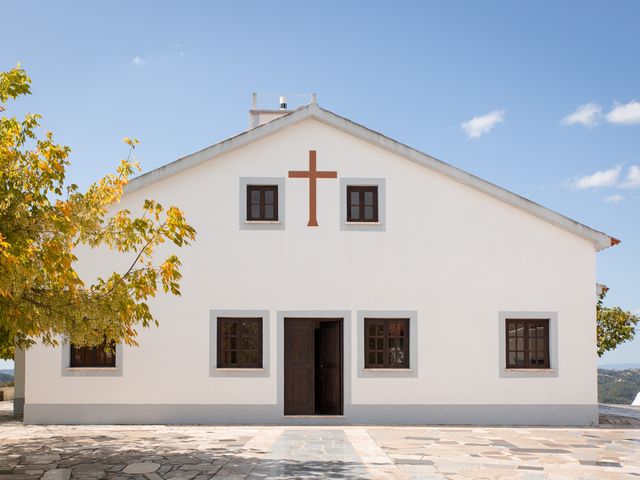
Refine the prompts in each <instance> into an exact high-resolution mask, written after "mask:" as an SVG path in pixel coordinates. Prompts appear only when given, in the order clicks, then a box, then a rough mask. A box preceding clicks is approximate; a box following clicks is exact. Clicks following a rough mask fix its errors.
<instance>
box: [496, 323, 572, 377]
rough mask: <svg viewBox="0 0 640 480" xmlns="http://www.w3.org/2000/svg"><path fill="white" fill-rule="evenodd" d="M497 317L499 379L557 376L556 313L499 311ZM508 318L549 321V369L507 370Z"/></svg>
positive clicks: (558, 367)
mask: <svg viewBox="0 0 640 480" xmlns="http://www.w3.org/2000/svg"><path fill="white" fill-rule="evenodd" d="M498 317H499V320H498V339H499V345H498V351H499V356H498V362H499V363H498V374H499V376H500V378H545V377H558V376H559V373H560V366H559V359H558V312H540V311H537V312H526V311H501V312H499V315H498ZM508 318H522V319H543V320H544V319H546V320H549V368H507V352H506V342H507V340H506V338H507V319H508Z"/></svg>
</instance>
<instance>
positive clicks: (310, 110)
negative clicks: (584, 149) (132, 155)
mask: <svg viewBox="0 0 640 480" xmlns="http://www.w3.org/2000/svg"><path fill="white" fill-rule="evenodd" d="M309 118H313V119H315V120H318V121H320V122H323V123H325V124H327V125H330V126H332V127H334V128H337V129H339V130H342V131H343V132H346V133H348V134H350V135H353V136H354V137H357V138H359V139H361V140H364V141H367V142H369V143H372V144H373V145H376V146H378V147H380V148H383V149H385V150H388V151H390V152H392V153H395V154H396V155H399V156H401V157H404V158H406V159H408V160H411V161H413V162H416V163H418V164H420V165H422V166H424V167H426V168H430V169H431V170H434V171H436V172H438V173H441V174H443V175H446V176H448V177H450V178H452V179H454V180H456V181H458V182H460V183H463V184H465V185H468V186H469V187H472V188H475V189H476V190H479V191H481V192H483V193H485V194H487V195H489V196H491V197H494V198H496V199H498V200H501V201H503V202H505V203H507V204H509V205H512V206H514V207H516V208H519V209H521V210H524V211H525V212H527V213H530V214H531V215H534V216H536V217H538V218H540V219H542V220H544V221H546V222H549V223H551V224H553V225H555V226H557V227H559V228H562V229H563V230H566V231H568V232H569V233H573V234H574V235H577V236H579V237H581V238H584V239H586V240H588V241H590V242H591V243H593V244H594V246H595V248H596V250H598V251H600V250H604V249H605V248H608V247H610V246H613V245H617V244H618V243H620V241H619V240H618V239H616V238H614V237H611V236H609V235H607V234H606V233H603V232H600V231H598V230H595V229H593V228H590V227H588V226H586V225H583V224H581V223H579V222H576V221H575V220H572V219H570V218H569V217H566V216H564V215H562V214H560V213H558V212H556V211H554V210H551V209H549V208H546V207H543V206H542V205H539V204H537V203H535V202H532V201H531V200H529V199H527V198H524V197H522V196H520V195H517V194H515V193H513V192H510V191H509V190H506V189H504V188H502V187H499V186H497V185H495V184H493V183H491V182H488V181H486V180H483V179H481V178H480V177H476V176H475V175H472V174H470V173H468V172H465V171H464V170H461V169H459V168H457V167H454V166H453V165H450V164H448V163H445V162H443V161H441V160H438V159H437V158H434V157H432V156H430V155H427V154H426V153H422V152H420V151H418V150H416V149H414V148H411V147H409V146H407V145H404V144H402V143H400V142H398V141H396V140H393V139H392V138H389V137H386V136H385V135H382V134H381V133H378V132H376V131H374V130H371V129H369V128H367V127H364V126H362V125H360V124H357V123H355V122H352V121H351V120H349V119H347V118H345V117H342V116H340V115H337V114H335V113H333V112H330V111H329V110H325V109H323V108H321V107H320V106H319V105H318V104H317V103H310V104H309V105H306V106H304V107H300V108H298V109H297V110H294V111H293V112H291V113H288V114H285V115H283V116H281V117H279V118H276V119H274V120H271V121H270V122H267V123H265V124H263V125H260V126H258V127H255V128H253V129H251V130H248V131H246V132H243V133H240V134H238V135H235V136H233V137H230V138H228V139H226V140H223V141H221V142H219V143H216V144H215V145H212V146H210V147H207V148H205V149H202V150H200V151H198V152H195V153H192V154H191V155H187V156H186V157H182V158H179V159H178V160H175V161H173V162H171V163H168V164H167V165H164V166H162V167H159V168H156V169H154V170H151V171H150V172H147V173H145V174H143V175H140V176H139V177H136V178H134V179H132V180H131V181H130V182H129V184H128V185H127V186H126V188H125V193H129V192H134V191H136V190H139V189H141V188H144V187H145V186H147V185H149V184H151V183H154V182H156V181H158V180H161V179H164V178H167V177H169V176H171V175H175V174H177V173H179V172H182V171H184V170H187V169H189V168H191V167H194V166H196V165H199V164H200V163H203V162H206V161H208V160H211V159H213V158H215V157H217V156H219V155H222V154H224V153H227V152H230V151H232V150H235V149H237V148H240V147H243V146H244V145H247V144H249V143H251V142H254V141H256V140H259V139H261V138H264V137H266V136H268V135H271V134H273V133H275V132H278V131H280V130H283V129H285V128H287V127H288V126H290V125H293V124H296V123H299V122H302V121H304V120H307V119H309Z"/></svg>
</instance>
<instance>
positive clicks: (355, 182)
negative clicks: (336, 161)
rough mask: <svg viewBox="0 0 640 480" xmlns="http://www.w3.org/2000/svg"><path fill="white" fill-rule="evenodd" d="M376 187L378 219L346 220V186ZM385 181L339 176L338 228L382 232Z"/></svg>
mask: <svg viewBox="0 0 640 480" xmlns="http://www.w3.org/2000/svg"><path fill="white" fill-rule="evenodd" d="M348 186H363V187H378V221H377V222H348V221H347V187H348ZM386 203H387V202H386V182H385V179H384V178H344V177H341V178H340V230H348V231H365V232H372V231H373V232H376V231H377V232H384V231H385V230H386V229H387V215H386Z"/></svg>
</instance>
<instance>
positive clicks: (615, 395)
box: [598, 368, 640, 405]
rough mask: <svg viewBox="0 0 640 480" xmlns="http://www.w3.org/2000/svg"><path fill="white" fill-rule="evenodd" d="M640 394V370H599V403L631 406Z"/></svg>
mask: <svg viewBox="0 0 640 480" xmlns="http://www.w3.org/2000/svg"><path fill="white" fill-rule="evenodd" d="M638 392H640V368H633V369H627V370H605V369H602V368H600V369H598V401H599V402H600V403H619V404H624V405H630V404H631V402H633V400H634V399H635V398H636V395H637V394H638Z"/></svg>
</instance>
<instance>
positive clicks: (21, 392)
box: [16, 98, 618, 425]
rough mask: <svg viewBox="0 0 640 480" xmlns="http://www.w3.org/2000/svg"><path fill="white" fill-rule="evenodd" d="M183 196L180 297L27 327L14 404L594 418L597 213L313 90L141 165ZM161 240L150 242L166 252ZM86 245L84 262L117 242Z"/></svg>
mask: <svg viewBox="0 0 640 480" xmlns="http://www.w3.org/2000/svg"><path fill="white" fill-rule="evenodd" d="M146 198H153V199H156V200H158V201H159V202H160V203H162V204H163V205H169V204H173V205H176V206H178V207H179V208H181V209H182V210H183V211H184V212H185V214H186V216H187V219H188V221H189V223H190V224H191V225H193V226H194V227H195V228H196V230H197V240H196V242H195V243H194V244H193V245H192V246H190V247H187V248H182V249H180V250H179V251H178V252H177V254H178V256H179V257H180V259H181V261H182V263H183V266H182V273H183V280H182V296H181V297H173V296H171V295H159V296H158V297H157V298H156V299H154V300H153V301H152V303H151V308H152V312H153V313H154V315H155V317H156V318H157V319H158V320H159V322H160V326H159V327H157V328H156V327H153V328H151V329H141V331H140V332H139V333H140V334H139V338H138V340H139V343H140V346H139V347H128V346H122V345H118V346H117V347H116V352H115V354H113V355H110V354H108V353H105V352H104V351H101V350H100V349H97V348H96V349H80V348H78V349H76V348H74V347H73V346H72V345H69V344H66V343H63V344H62V345H61V346H60V347H56V348H53V347H43V346H36V347H34V348H31V349H29V350H27V351H26V352H20V353H19V354H18V356H17V358H16V360H17V362H16V375H17V397H18V398H17V399H16V409H17V410H22V409H24V421H25V423H30V424H47V423H83V424H84V423H92V424H93V423H113V424H122V423H134V424H135V423H205V424H254V423H266V424H363V423H373V424H487V425H488V424H511V425H513V424H516V425H558V424H564V425H593V424H596V423H597V422H598V406H597V373H596V324H595V302H596V253H597V252H598V251H600V250H603V249H605V248H608V247H610V246H612V245H615V244H616V243H618V241H617V240H616V239H615V238H612V237H610V236H608V235H606V234H604V233H602V232H599V231H597V230H594V229H592V228H589V227H587V226H585V225H582V224H580V223H577V222H575V221H573V220H571V219H569V218H567V217H565V216H563V215H561V214H559V213H556V212H554V211H552V210H549V209H547V208H545V207H543V206H540V205H538V204H536V203H534V202H531V201H529V200H527V199H525V198H523V197H521V196H518V195H516V194H514V193H511V192H510V191H507V190H505V189H503V188H500V187H498V186H496V185H494V184H491V183H489V182H487V181H484V180H482V179H480V178H478V177H475V176H474V175H471V174H469V173H467V172H464V171H462V170H460V169H458V168H456V167H454V166H452V165H450V164H447V163H444V162H442V161H440V160H437V159H435V158H433V157H431V156H429V155H426V154H424V153H421V152H419V151H417V150H415V149H413V148H411V147H408V146H407V145H403V144H401V143H399V142H397V141H395V140H393V139H391V138H388V137H386V136H384V135H382V134H380V133H377V132H375V131H373V130H370V129H368V128H366V127H364V126H362V125H359V124H357V123H354V122H352V121H351V120H349V119H347V118H344V117H341V116H339V115H337V114H335V113H332V112H330V111H328V110H325V109H322V108H321V107H320V106H318V104H317V103H316V102H315V98H314V99H313V101H312V102H311V103H309V104H308V105H306V106H302V107H300V108H297V109H295V110H288V109H287V108H286V105H283V106H282V108H281V109H274V110H260V109H258V108H257V107H255V106H254V108H253V109H252V110H251V112H250V129H249V130H247V131H245V132H244V133H241V134H239V135H236V136H234V137H231V138H229V139H227V140H224V141H222V142H220V143H217V144H215V145H213V146H211V147H208V148H205V149H204V150H201V151H199V152H196V153H193V154H191V155H188V156H186V157H184V158H181V159H179V160H176V161H175V162H173V163H170V164H168V165H165V166H163V167H161V168H158V169H156V170H153V171H151V172H149V173H147V174H145V175H142V176H140V177H138V178H135V179H133V180H132V181H131V182H130V184H129V185H128V187H127V190H126V193H125V196H124V198H123V201H122V204H121V205H120V206H119V208H129V209H131V210H132V211H134V212H135V211H136V209H137V208H139V206H141V205H142V203H143V201H144V199H146ZM169 250H170V247H167V250H166V251H158V252H157V254H158V255H159V258H160V256H161V255H163V254H165V253H167V252H168V251H169ZM113 255H114V254H112V253H109V252H103V251H91V252H90V253H88V252H80V262H79V266H78V267H79V271H80V273H81V275H84V276H86V277H87V278H90V277H91V276H92V275H95V274H97V273H103V274H104V273H106V272H109V271H112V270H113V269H114V268H117V267H118V265H119V264H120V263H122V265H124V264H126V263H127V262H129V261H130V260H131V259H130V258H124V259H123V258H117V257H114V256H113Z"/></svg>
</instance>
